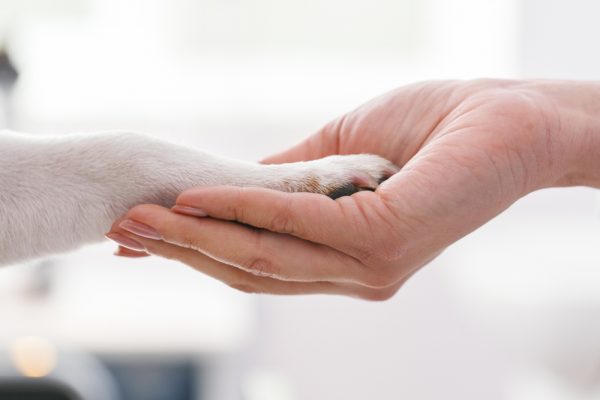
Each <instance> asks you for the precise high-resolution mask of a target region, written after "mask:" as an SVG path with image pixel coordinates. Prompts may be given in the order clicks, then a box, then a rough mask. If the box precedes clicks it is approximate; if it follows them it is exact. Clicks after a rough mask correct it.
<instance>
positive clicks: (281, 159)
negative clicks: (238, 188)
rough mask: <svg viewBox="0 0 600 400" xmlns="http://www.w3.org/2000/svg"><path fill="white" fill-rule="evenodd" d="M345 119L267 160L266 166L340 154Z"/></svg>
mask: <svg viewBox="0 0 600 400" xmlns="http://www.w3.org/2000/svg"><path fill="white" fill-rule="evenodd" d="M342 120H343V118H339V119H337V120H335V121H332V122H330V123H329V124H327V125H325V126H324V127H323V128H321V129H320V130H319V131H318V132H317V133H315V134H314V135H312V136H309V137H308V138H306V139H304V140H303V141H302V142H300V143H298V144H296V145H295V146H293V147H291V148H289V149H288V150H285V151H282V152H280V153H277V154H274V155H272V156H270V157H267V158H265V159H264V160H262V161H261V162H262V163H264V164H282V163H290V162H298V161H309V160H316V159H317V158H323V157H326V156H330V155H333V154H338V153H339V132H340V126H341V125H342Z"/></svg>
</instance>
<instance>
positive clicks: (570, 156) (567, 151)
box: [534, 81, 600, 187]
mask: <svg viewBox="0 0 600 400" xmlns="http://www.w3.org/2000/svg"><path fill="white" fill-rule="evenodd" d="M534 85H537V86H538V93H540V94H541V95H542V96H543V97H544V98H545V101H544V106H543V109H544V113H545V120H546V121H547V123H548V126H547V130H548V132H547V133H546V134H547V138H546V143H545V144H544V150H545V152H546V156H547V157H548V159H549V162H548V165H549V174H548V181H547V183H548V184H547V186H593V187H600V83H598V82H575V81H573V82H567V81H564V82H548V83H546V82H540V83H534Z"/></svg>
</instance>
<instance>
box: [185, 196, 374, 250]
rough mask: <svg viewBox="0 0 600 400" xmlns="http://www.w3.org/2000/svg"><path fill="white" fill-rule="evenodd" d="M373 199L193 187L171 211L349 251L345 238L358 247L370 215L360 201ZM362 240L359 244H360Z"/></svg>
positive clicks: (365, 232)
mask: <svg viewBox="0 0 600 400" xmlns="http://www.w3.org/2000/svg"><path fill="white" fill-rule="evenodd" d="M365 195H372V196H376V194H374V193H372V192H360V193H357V194H355V195H353V196H350V197H342V198H339V199H337V200H332V199H330V198H329V197H327V196H323V195H319V194H314V193H284V192H279V191H276V190H270V189H263V188H240V187H231V186H218V187H211V188H194V189H190V190H186V191H185V192H183V193H181V194H180V195H179V197H178V198H177V201H176V206H175V207H173V211H175V212H178V213H181V214H188V215H201V214H202V213H204V214H205V215H208V216H210V217H213V218H218V219H222V220H229V221H237V222H241V223H244V224H248V225H252V226H254V227H257V228H262V229H267V230H269V231H272V232H278V233H286V234H290V235H293V236H296V237H298V238H301V239H305V240H309V241H312V242H316V243H321V244H326V245H327V246H330V247H333V248H335V249H337V250H341V251H344V252H347V251H348V242H349V240H348V238H352V241H353V242H363V241H364V240H362V239H366V238H363V236H364V235H365V234H367V233H368V232H367V231H366V230H365V229H361V227H364V225H365V219H366V218H368V217H369V214H372V213H370V212H369V211H368V208H369V207H366V206H364V204H363V205H362V206H363V207H362V208H363V209H362V210H358V209H359V208H360V207H361V205H360V204H359V203H361V201H360V198H364V196H365ZM361 238H362V239H361Z"/></svg>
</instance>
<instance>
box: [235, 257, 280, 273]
mask: <svg viewBox="0 0 600 400" xmlns="http://www.w3.org/2000/svg"><path fill="white" fill-rule="evenodd" d="M241 267H242V268H243V269H244V270H245V271H247V272H249V273H251V274H252V275H256V276H262V277H273V276H275V275H276V274H275V271H274V268H273V264H272V263H271V262H270V261H269V260H267V259H266V258H264V257H253V258H249V259H247V260H246V261H245V262H244V263H242V265H241Z"/></svg>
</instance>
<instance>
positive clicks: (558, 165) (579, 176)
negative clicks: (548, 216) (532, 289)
mask: <svg viewBox="0 0 600 400" xmlns="http://www.w3.org/2000/svg"><path fill="white" fill-rule="evenodd" d="M597 115H600V90H599V89H598V85H594V84H591V83H587V84H586V83H573V82H517V81H494V80H484V81H473V82H428V83H422V84H417V85H412V86H407V87H403V88H400V89H397V90H395V91H393V92H391V93H388V94H386V95H384V96H381V97H379V98H377V99H374V100H373V101H371V102H369V103H367V104H365V105H363V106H361V107H359V108H358V109H356V110H354V111H352V112H350V113H348V114H346V115H344V116H343V117H341V118H339V119H337V120H335V121H333V122H332V123H330V124H328V125H326V126H325V127H324V128H323V129H321V130H320V131H319V132H318V133H317V134H315V135H313V136H311V137H310V138H308V139H307V140H306V141H304V142H303V143H301V144H299V145H297V146H295V147H294V148H292V149H290V150H288V151H286V152H284V153H281V154H278V155H276V156H273V157H270V158H268V159H267V160H265V162H269V163H283V162H294V161H300V160H310V159H316V158H321V157H324V156H327V155H331V154H352V153H373V154H378V155H380V156H382V157H385V158H387V159H389V160H391V161H392V162H394V163H395V164H397V165H400V166H402V170H401V171H400V172H398V173H397V174H395V175H394V176H392V177H391V178H390V179H388V180H387V181H385V182H384V183H383V184H382V185H381V186H379V188H378V189H377V190H376V191H375V192H359V193H356V194H354V195H352V196H349V197H342V198H339V199H337V200H332V199H330V198H327V197H325V196H322V195H316V194H309V193H293V194H289V193H281V192H276V191H271V190H267V189H258V188H236V187H214V188H196V189H191V190H188V191H186V192H184V193H182V194H181V195H180V196H179V197H178V199H177V206H175V207H174V208H173V209H172V210H169V209H165V208H162V207H159V206H154V205H141V206H137V207H135V208H133V209H132V210H130V212H129V213H128V214H127V215H126V216H125V217H124V218H123V219H121V220H119V221H117V222H116V223H115V224H114V225H113V233H117V234H120V235H122V236H125V237H126V238H128V239H129V240H133V241H134V242H133V243H134V244H133V245H131V246H129V247H130V248H132V249H134V250H146V251H148V252H149V253H151V254H156V255H159V256H163V257H167V258H172V259H177V260H179V261H182V262H183V263H186V264H188V265H190V266H192V267H194V268H196V269H198V270H199V271H201V272H204V273H206V274H208V275H210V276H213V277H215V278H217V279H219V280H221V281H223V282H225V283H227V284H229V285H230V286H232V287H235V288H237V289H240V290H243V291H247V292H264V293H279V294H300V293H336V294H343V295H349V296H356V297H360V298H364V299H372V300H383V299H387V298H389V297H391V296H392V295H394V294H395V293H396V292H397V290H398V289H399V288H400V287H401V286H402V284H403V283H404V282H405V281H406V280H407V279H408V278H409V277H410V276H411V275H412V274H413V273H415V272H416V271H417V270H418V269H419V268H421V267H422V266H423V265H425V264H426V263H428V262H429V261H431V260H432V259H433V258H435V257H436V256H437V255H438V254H439V253H440V252H442V251H443V250H444V249H445V248H446V247H447V246H448V245H450V244H452V243H453V242H455V241H456V240H458V239H460V238H461V237H463V236H464V235H466V234H468V233H469V232H471V231H473V230H474V229H476V228H477V227H479V226H481V225H482V224H484V223H485V222H487V221H488V220H490V219H491V218H493V217H494V216H495V215H497V214H498V213H500V212H502V211H503V210H504V209H506V208H507V207H508V206H510V205H511V204H512V203H513V202H514V201H516V200H517V199H519V198H520V197H522V196H524V195H525V194H527V193H529V192H531V191H534V190H537V189H540V188H544V187H549V186H560V185H576V184H586V185H594V186H598V185H600V168H598V163H599V162H600V157H597V154H598V152H599V151H598V149H600V139H599V138H600V129H599V128H598V124H599V123H598V118H597V117H596V116H597ZM186 214H187V215H186ZM140 224H142V225H140ZM119 251H120V255H125V256H137V255H141V254H142V253H140V252H136V251H132V250H126V249H125V248H121V249H120V250H119Z"/></svg>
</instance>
